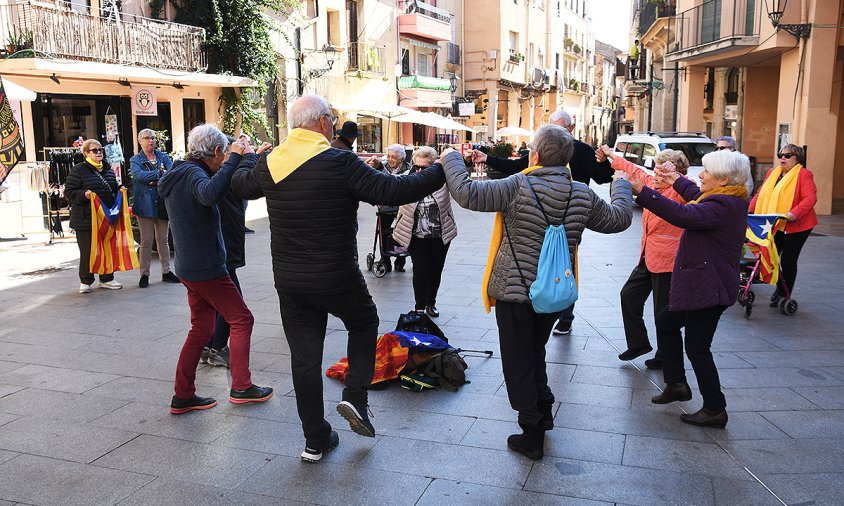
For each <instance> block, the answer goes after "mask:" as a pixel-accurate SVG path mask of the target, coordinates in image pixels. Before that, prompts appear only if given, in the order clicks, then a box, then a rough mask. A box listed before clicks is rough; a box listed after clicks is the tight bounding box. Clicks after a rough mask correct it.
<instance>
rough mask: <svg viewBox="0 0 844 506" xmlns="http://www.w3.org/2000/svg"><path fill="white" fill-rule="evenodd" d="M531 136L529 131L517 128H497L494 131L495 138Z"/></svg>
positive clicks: (531, 133)
mask: <svg viewBox="0 0 844 506" xmlns="http://www.w3.org/2000/svg"><path fill="white" fill-rule="evenodd" d="M532 135H533V132H531V131H530V130H525V129H524V128H521V127H517V126H508V127H504V128H499V129H498V130H496V131H495V136H496V137H530V136H532Z"/></svg>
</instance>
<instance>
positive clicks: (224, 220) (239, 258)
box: [218, 153, 258, 273]
mask: <svg viewBox="0 0 844 506" xmlns="http://www.w3.org/2000/svg"><path fill="white" fill-rule="evenodd" d="M239 162H240V163H238V160H237V158H236V157H230V158H229V160H227V161H226V164H231V163H234V164H236V165H237V169H235V170H240V169H252V167H254V166H255V164H257V163H258V155H256V154H254V153H249V154H246V155H243V158H240V160H239ZM223 165H225V164H223ZM218 207H219V208H220V227H222V229H223V242H224V243H225V245H226V269H227V270H228V271H229V273H231V271H232V270H234V269H239V268H241V267H243V266H245V265H246V207H245V206H244V205H243V199H242V198H240V197H238V196H237V195H235V194H234V193H232V192H231V191H229V192H228V193H226V197H225V198H224V199H223V201H222V202H220V203H219V204H218Z"/></svg>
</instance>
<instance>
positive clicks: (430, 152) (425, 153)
mask: <svg viewBox="0 0 844 506" xmlns="http://www.w3.org/2000/svg"><path fill="white" fill-rule="evenodd" d="M438 157H439V155H438V154H437V150H436V149H434V148H432V147H431V146H421V147H419V148H417V149H416V151H414V152H413V156H412V157H411V158H410V159H411V160H412V161H413V163H414V164H416V161H417V160H418V159H420V158H427V159H429V160H431V163H434V162H435V161H437V158H438Z"/></svg>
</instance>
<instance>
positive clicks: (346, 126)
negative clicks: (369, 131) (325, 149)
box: [331, 118, 363, 151]
mask: <svg viewBox="0 0 844 506" xmlns="http://www.w3.org/2000/svg"><path fill="white" fill-rule="evenodd" d="M334 121H337V119H336V118H335V119H334ZM361 135H363V133H361V132H360V131H359V130H358V124H357V123H355V122H354V121H347V122H345V123H343V126H342V128H340V130H338V131H337V136H336V137H335V138H334V140H333V141H331V147H332V148H337V149H342V150H343V151H354V149H352V146H353V145H354V143H355V141H356V140H357V139H358V137H360V136H361Z"/></svg>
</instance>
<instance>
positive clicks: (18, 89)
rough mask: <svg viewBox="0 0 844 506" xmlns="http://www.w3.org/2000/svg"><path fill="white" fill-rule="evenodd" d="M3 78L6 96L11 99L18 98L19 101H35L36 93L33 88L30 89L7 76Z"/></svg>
mask: <svg viewBox="0 0 844 506" xmlns="http://www.w3.org/2000/svg"><path fill="white" fill-rule="evenodd" d="M0 77H2V78H3V89H4V90H5V91H6V97H7V98H8V99H9V100H17V101H18V102H33V101H34V100H35V98H36V94H35V92H34V91H32V90H28V89H26V88H24V87H23V86H21V85H20V84H18V83H16V82H14V81H12V80H10V79H9V78H8V77H6V76H0Z"/></svg>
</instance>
